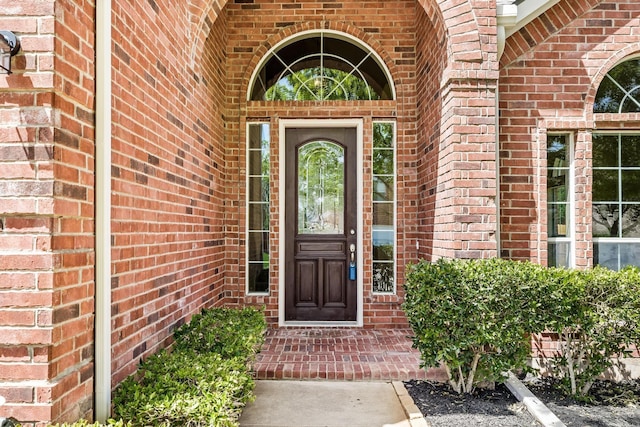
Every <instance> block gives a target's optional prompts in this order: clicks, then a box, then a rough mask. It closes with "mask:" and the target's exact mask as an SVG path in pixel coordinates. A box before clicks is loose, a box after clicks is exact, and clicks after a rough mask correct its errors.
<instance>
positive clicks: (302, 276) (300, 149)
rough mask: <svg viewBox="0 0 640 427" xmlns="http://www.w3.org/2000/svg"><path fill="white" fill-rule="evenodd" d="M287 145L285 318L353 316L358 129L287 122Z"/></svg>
mask: <svg viewBox="0 0 640 427" xmlns="http://www.w3.org/2000/svg"><path fill="white" fill-rule="evenodd" d="M285 146H286V148H285V150H286V151H285V156H286V157H285V159H286V165H285V170H286V172H285V182H286V184H285V224H286V225H285V234H286V236H285V239H286V243H285V258H286V262H285V280H286V284H285V319H286V320H298V321H354V320H356V313H357V283H356V280H350V277H349V265H350V246H351V245H352V244H353V245H355V244H357V233H355V230H356V225H357V223H356V220H357V218H356V209H357V200H356V195H357V190H356V179H357V171H356V164H357V163H356V155H357V152H356V150H357V147H356V129H355V128H288V129H286V135H285ZM352 230H353V233H352V232H351V231H352Z"/></svg>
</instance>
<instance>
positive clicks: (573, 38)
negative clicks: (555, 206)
mask: <svg viewBox="0 0 640 427" xmlns="http://www.w3.org/2000/svg"><path fill="white" fill-rule="evenodd" d="M639 14H640V4H639V3H638V2H636V1H632V0H629V1H602V2H594V1H581V2H568V1H564V2H560V3H559V4H558V5H556V6H554V7H552V8H551V9H550V10H549V11H547V12H546V13H545V14H544V15H542V16H541V17H539V18H538V19H536V20H534V21H533V22H532V23H530V24H529V25H528V26H526V27H525V28H523V29H522V30H520V31H519V32H518V33H517V34H514V35H513V36H512V37H510V38H509V39H508V40H507V46H506V48H505V56H504V57H503V58H502V61H501V77H500V111H501V116H500V135H501V136H500V157H501V163H500V174H501V188H500V195H501V202H502V203H501V208H502V217H501V225H500V226H501V235H502V255H503V256H505V257H508V258H515V259H530V260H533V261H535V262H540V263H543V264H544V263H546V262H547V252H546V250H547V246H546V231H547V229H546V227H547V224H546V222H547V216H546V191H545V188H546V171H545V168H546V135H547V133H549V132H566V133H570V134H573V137H574V141H575V163H574V168H575V176H576V183H575V184H576V185H575V187H574V189H575V194H576V200H575V202H576V205H575V215H574V219H575V221H576V225H575V226H576V234H575V239H576V265H577V266H578V267H587V266H589V265H591V263H592V257H593V254H592V244H591V239H592V236H591V202H590V197H591V196H590V194H591V147H590V145H591V132H592V131H594V130H595V129H598V130H603V129H622V128H626V129H633V128H635V129H638V128H639V127H640V115H638V114H627V115H620V116H612V115H596V117H594V115H593V113H592V108H593V99H594V96H595V92H596V90H597V87H598V85H599V83H600V81H601V80H602V78H603V77H604V75H605V74H606V72H607V71H609V70H610V69H611V68H612V67H613V66H614V65H615V64H616V63H617V62H619V61H622V60H623V59H624V58H625V57H627V56H629V55H631V54H634V53H637V52H639V51H640V36H638V35H637V34H634V32H633V31H632V29H635V28H638V26H639V25H640V20H639V19H638V16H639ZM563 26H564V27H563Z"/></svg>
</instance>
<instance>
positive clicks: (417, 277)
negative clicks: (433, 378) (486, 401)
mask: <svg viewBox="0 0 640 427" xmlns="http://www.w3.org/2000/svg"><path fill="white" fill-rule="evenodd" d="M545 279H546V272H545V270H544V268H542V267H540V266H538V265H534V264H531V263H524V262H516V261H507V260H500V259H486V260H445V259H440V260H438V261H437V262H435V263H429V262H426V261H421V262H419V263H418V264H416V265H412V266H409V271H408V274H407V280H406V283H405V289H406V297H405V303H404V305H403V309H404V311H405V312H406V314H407V318H408V320H409V324H410V325H411V327H412V329H413V332H414V335H415V336H414V338H413V345H414V347H415V348H417V349H419V350H420V353H421V355H422V366H424V367H437V366H439V365H440V364H442V365H443V366H444V368H445V369H446V371H447V375H448V377H449V384H450V385H451V386H452V388H453V389H454V390H455V391H457V392H458V393H461V392H467V393H470V392H472V391H473V389H474V387H475V386H476V385H477V384H478V383H480V382H485V381H503V379H504V378H503V375H502V373H503V372H505V371H507V370H509V369H514V368H525V367H526V360H527V358H528V356H529V355H530V340H529V336H528V334H529V333H531V332H535V331H542V329H543V326H544V325H543V323H542V322H541V321H540V319H539V317H538V316H537V315H536V313H537V312H538V311H539V310H540V309H541V307H542V304H541V303H540V302H539V301H544V296H543V295H542V294H544V293H550V292H552V291H553V289H552V288H550V287H549V286H540V284H541V283H547V281H546V280H545Z"/></svg>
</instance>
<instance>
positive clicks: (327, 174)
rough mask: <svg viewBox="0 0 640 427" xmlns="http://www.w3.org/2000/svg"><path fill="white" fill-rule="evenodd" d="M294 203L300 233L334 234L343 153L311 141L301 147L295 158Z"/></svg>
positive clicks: (338, 219) (337, 222) (341, 196)
mask: <svg viewBox="0 0 640 427" xmlns="http://www.w3.org/2000/svg"><path fill="white" fill-rule="evenodd" d="M298 204H299V208H298V209H299V215H300V217H301V218H300V220H301V223H300V224H299V225H298V226H299V227H300V229H302V230H315V231H336V232H338V231H339V229H340V228H341V227H342V222H343V219H342V218H341V215H342V212H343V211H344V150H343V148H342V147H340V146H339V145H337V144H334V143H332V142H326V141H315V142H311V143H308V144H306V145H304V146H303V147H302V148H301V149H300V152H299V158H298Z"/></svg>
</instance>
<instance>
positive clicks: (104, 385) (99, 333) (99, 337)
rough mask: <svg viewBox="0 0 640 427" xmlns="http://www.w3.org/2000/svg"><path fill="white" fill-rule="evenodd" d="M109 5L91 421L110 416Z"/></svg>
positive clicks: (100, 19)
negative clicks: (93, 388) (92, 414)
mask: <svg viewBox="0 0 640 427" xmlns="http://www.w3.org/2000/svg"><path fill="white" fill-rule="evenodd" d="M111 14H112V11H111V2H108V1H107V2H105V1H99V2H97V3H96V129H95V131H96V152H95V163H96V164H95V167H96V171H95V174H96V185H95V209H96V218H95V221H96V230H95V232H96V241H95V243H96V246H95V251H96V261H95V269H96V272H95V274H96V277H95V287H96V289H95V321H94V328H95V339H94V346H95V352H94V363H95V368H94V387H95V390H94V418H95V419H96V420H97V421H100V422H106V420H107V418H109V415H110V413H111V95H112V94H111V41H112V40H111Z"/></svg>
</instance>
